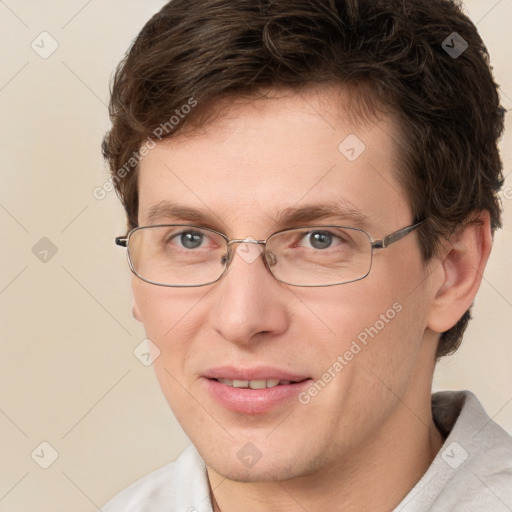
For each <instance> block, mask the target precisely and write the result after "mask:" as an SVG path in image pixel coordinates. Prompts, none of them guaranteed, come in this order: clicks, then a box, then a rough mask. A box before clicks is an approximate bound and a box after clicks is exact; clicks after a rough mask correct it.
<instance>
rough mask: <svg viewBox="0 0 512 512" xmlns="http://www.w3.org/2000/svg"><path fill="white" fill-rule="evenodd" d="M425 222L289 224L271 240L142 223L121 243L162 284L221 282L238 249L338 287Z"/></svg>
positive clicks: (139, 271)
mask: <svg viewBox="0 0 512 512" xmlns="http://www.w3.org/2000/svg"><path fill="white" fill-rule="evenodd" d="M424 222H425V221H424V220H423V221H421V222H418V223H417V224H412V225H410V226H407V227H405V228H402V229H399V230H398V231H395V232H394V233H391V234H390V235H388V236H386V237H384V238H382V239H380V240H373V238H372V237H371V236H370V235H369V234H368V233H367V232H366V231H363V230H362V229H359V228H353V227H347V226H304V227H297V228H287V229H283V230H281V231H278V232H276V233H273V234H272V235H270V236H269V237H268V238H267V239H266V240H253V239H252V238H245V239H234V240H230V239H229V238H228V237H227V236H226V235H224V234H223V233H219V232H218V231H215V230H213V229H210V228H205V227H200V226H193V225H189V224H166V225H157V226H142V227H137V228H134V229H132V230H131V231H130V232H129V233H128V234H127V235H126V236H120V237H116V239H115V242H116V244H117V245H119V246H121V247H126V248H127V249H128V251H127V255H128V263H129V265H130V269H131V271H132V272H133V273H134V274H135V275H136V276H137V277H139V278H140V279H142V280H143V281H146V282H147V283H150V284H154V285H157V286H169V287H193V286H206V285H209V284H213V283H215V282H217V281H218V280H219V279H220V278H221V277H222V276H223V275H224V274H225V273H226V271H227V269H228V267H229V264H230V263H231V261H232V260H233V256H234V252H235V251H234V248H233V247H234V244H245V246H241V247H240V248H239V249H238V251H237V254H238V255H239V256H241V257H242V258H243V259H244V260H245V261H246V262H247V263H252V262H253V261H256V259H258V258H259V257H260V256H261V255H263V261H264V264H265V266H266V268H267V269H268V270H269V271H270V273H271V274H272V275H273V276H274V277H275V278H276V279H277V280H278V281H280V282H281V283H285V284H289V285H291V286H334V285H338V284H345V283H351V282H353V281H359V280H360V279H364V278H365V277H366V276H367V275H368V274H369V273H370V269H371V267H372V260H373V251H374V250H375V249H386V248H387V247H389V246H390V245H391V244H393V243H395V242H398V240H401V239H402V238H403V237H405V236H406V235H408V234H409V233H411V232H412V231H414V230H415V229H416V228H418V227H419V226H421V225H422V224H423V223H424Z"/></svg>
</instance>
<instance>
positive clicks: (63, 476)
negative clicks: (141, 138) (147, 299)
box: [0, 0, 512, 512]
mask: <svg viewBox="0 0 512 512" xmlns="http://www.w3.org/2000/svg"><path fill="white" fill-rule="evenodd" d="M163 4H164V1H162V0H144V1H142V0H102V1H99V0H89V1H85V0H68V1H66V2H64V1H63V0H61V1H57V0H53V1H49V0H46V1H35V0H31V1H29V0H6V1H0V38H1V41H2V43H1V46H0V52H1V55H0V62H1V66H0V109H1V110H0V111H1V113H2V116H1V123H0V155H1V159H0V162H1V177H2V181H1V183H2V185H1V188H0V229H1V233H2V237H1V245H0V246H1V250H0V265H1V266H0V269H1V270H0V311H1V317H0V320H1V324H0V325H1V357H0V459H1V461H2V462H1V464H0V510H1V511H2V512H29V511H39V512H45V511H52V512H54V511H70V510H72V511H73V512H86V511H94V510H98V509H99V507H100V506H101V505H102V504H103V503H104V502H105V501H106V500H107V499H108V498H109V497H110V496H112V495H113V494H114V493H115V492H117V491H118V490H119V489H120V488H122V487H124V486H125V485H126V484H128V483H129V482H131V481H132V480H134V479H135V478H137V477H139V476H141V475H143V474H145V473H147V472H149V471H150V470H152V469H155V468H157V467H159V466H161V465H163V464H165V463H166V462H168V461H170V460H173V459H174V458H175V457H176V456H177V455H178V454H179V453H180V452H181V451H182V449H183V448H184V447H185V446H186V444H187V438H186V436H185V435H184V434H183V432H182V431H181V430H180V428H179V426H178V425H177V424H176V422H175V420H174V418H173V416H172V414H171V412H170V411H169V409H168V407H167V404H166V403H165V401H164V399H163V398H162V396H161V394H160V391H159V389H158V386H157V383H156V380H155V378H154V376H153V372H152V369H151V367H145V366H144V365H143V364H141V362H140V361H139V360H138V359H137V358H136V357H135V356H134V354H133V350H134V349H135V348H136V347H137V346H138V345H139V344H140V342H141V340H142V339H143V338H144V332H143V330H142V328H141V326H140V325H139V324H138V323H137V322H135V321H134V320H133V319H132V318H131V298H130V288H129V285H130V283H129V277H130V275H129V272H128V269H127V265H126V262H125V252H124V250H122V249H119V248H116V247H115V246H114V244H113V237H114V236H115V235H117V234H122V233H123V232H124V217H123V212H122V210H121V207H120V205H119V204H118V202H117V199H116V197H115V195H114V193H110V194H108V196H107V197H106V198H105V199H104V200H97V199H95V198H94V197H93V194H92V191H93V189H94V188H95V187H97V186H101V185H102V184H103V183H104V182H105V180H106V178H107V175H106V168H105V166H104V164H103V162H102V158H101V155H100V151H99V147H100V141H101V138H102V135H103V133H104V132H105V131H106V129H107V127H108V118H107V110H106V106H105V103H106V102H107V101H108V83H109V78H110V75H111V72H112V70H113V69H114V66H115V65H116V64H117V62H118V61H119V59H120V58H121V56H122V55H123V53H124V51H125V49H126V48H127V47H128V45H129V43H130V41H131V39H132V38H133V37H134V36H135V35H136V34H137V32H138V31H139V29H140V28H141V27H142V25H143V23H144V22H145V21H146V20H147V19H148V18H149V16H150V15H151V14H152V13H153V12H155V11H156V10H157V9H158V8H159V7H160V6H161V5H163ZM465 5H466V8H467V11H468V12H469V14H470V16H471V18H472V19H473V20H474V21H475V22H477V23H478V27H479V29H480V31H481V34H482V36H483V38H484V40H485V41H486V42H487V44H488V46H489V48H490V51H491V55H492V60H493V63H494V66H495V69H496V71H495V72H496V76H497V79H498V82H499V83H500V84H501V88H502V93H503V103H504V105H505V107H506V108H507V109H512V70H511V64H510V44H511V43H512V40H511V35H510V23H511V22H512V0H501V1H495V0H493V1H492V2H489V1H488V0H471V1H467V2H466V3H465ZM43 31H47V32H48V33H49V34H51V38H53V40H55V41H56V43H53V42H52V39H50V36H47V35H43V36H39V34H41V32H43ZM34 40H35V43H34V47H35V48H36V49H37V50H38V51H39V52H40V53H41V52H44V51H49V50H50V49H51V48H52V46H51V45H52V44H58V45H59V46H58V49H57V50H56V51H55V53H53V54H52V55H51V56H49V57H48V58H47V59H43V58H41V57H40V55H39V54H38V53H36V51H34V49H33V48H32V47H31V43H32V41H34ZM41 40H43V42H41ZM43 43H44V47H43ZM36 45H38V46H36ZM507 124H508V131H507V134H506V136H505V138H504V139H503V141H502V145H501V146H502V151H503V157H504V160H505V173H506V174H509V173H512V150H511V134H512V126H511V116H510V113H509V114H508V116H507ZM506 187H508V188H507V189H506V193H505V194H504V199H503V203H504V207H505V213H506V215H505V222H506V227H505V229H504V230H502V231H501V232H499V233H498V234H497V236H496V240H495V247H494V253H493V256H492V259H491V262H490V265H489V268H488V270H487V272H486V274H485V278H484V283H483V285H482V289H481V292H480V295H479V297H478V299H477V302H476V307H475V320H474V321H473V323H472V325H471V328H470V330H469V332H468V334H467V336H466V340H465V343H464V346H463V348H462V349H461V350H460V352H459V353H458V354H457V355H456V356H455V357H453V358H451V359H447V360H446V361H443V362H442V363H441V364H440V365H439V368H438V371H437V375H436V382H435V387H436V389H443V388H453V389H464V388H469V389H471V390H473V391H474V392H475V393H476V394H477V395H478V396H479V398H480V399H481V400H482V402H483V403H484V405H485V407H486V408H487V411H488V412H489V414H490V415H491V416H492V417H494V419H495V420H496V421H497V422H498V423H500V424H501V425H502V426H503V427H504V428H506V429H507V430H508V431H509V432H511V433H512V386H511V372H510V368H511V366H512V340H511V336H510V330H511V328H512V271H511V270H510V257H507V256H510V255H511V254H512V176H509V178H508V181H507V184H506ZM43 237H47V238H48V239H50V240H51V242H52V244H53V245H54V246H55V247H56V248H57V253H56V254H55V255H53V256H52V253H51V249H50V252H49V253H48V256H47V259H48V261H47V262H46V263H44V262H42V261H40V259H39V258H40V257H43V255H44V253H43V254H41V251H44V250H48V248H49V246H48V245H45V244H48V242H44V241H43V242H39V241H40V239H41V238H43ZM38 242H39V243H41V244H43V245H41V246H36V248H37V250H35V252H36V253H37V256H39V258H38V257H36V254H34V253H33V247H34V246H35V245H36V244H37V243H38ZM42 442H47V443H49V444H50V445H51V446H52V447H53V449H54V450H56V451H57V452H58V458H57V460H56V461H55V462H54V463H53V464H52V465H51V466H50V467H49V468H48V469H46V470H45V469H42V468H41V467H40V465H38V463H39V464H44V463H48V462H50V461H51V455H52V448H49V447H48V446H46V445H43V446H42V447H40V444H41V443H42ZM34 450H35V452H34ZM33 452H34V455H33V458H32V457H31V454H32V453H33Z"/></svg>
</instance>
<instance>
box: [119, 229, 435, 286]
mask: <svg viewBox="0 0 512 512" xmlns="http://www.w3.org/2000/svg"><path fill="white" fill-rule="evenodd" d="M425 222H426V219H424V220H422V221H420V222H417V223H416V224H411V225H410V226H406V227H404V228H401V229H399V230H397V231H394V232H393V233H391V234H389V235H387V236H385V237H384V238H381V239H380V240H374V239H373V238H372V236H371V235H370V234H369V233H368V232H366V231H364V230H363V229H359V228H354V227H350V226H334V225H323V226H299V227H293V228H286V229H282V230H280V231H276V232H275V233H272V234H271V235H270V236H269V237H268V238H267V239H266V240H253V239H252V238H243V239H240V238H234V239H232V240H230V239H229V238H228V237H227V236H226V235H225V234H224V233H221V232H219V231H216V230H214V229H210V228H205V227H201V226H195V225H193V224H158V225H155V226H138V227H135V228H133V229H131V230H130V231H129V232H128V233H127V234H126V236H117V237H116V238H115V243H116V245H118V246H120V247H125V248H128V243H129V240H130V236H131V235H132V234H133V233H135V232H136V231H138V230H141V229H146V228H158V227H166V226H169V227H171V226H175V227H179V226H184V227H191V228H194V227H195V228H198V229H202V230H205V231H210V232H212V233H216V234H217V235H219V236H221V237H222V238H223V239H224V240H225V241H226V244H227V247H228V254H227V258H226V262H225V267H224V270H223V271H222V274H221V275H220V276H219V277H218V278H217V279H215V280H214V281H210V282H208V283H204V284H164V283H157V282H156V281H150V280H149V279H145V278H144V277H142V276H140V275H139V274H137V272H136V270H135V269H134V267H133V264H132V261H131V258H130V254H129V251H127V258H128V265H129V266H130V270H131V271H132V272H133V274H134V275H136V276H137V277H138V278H139V279H141V280H142V281H144V282H146V283H149V284H153V285H156V286H165V287H167V288H195V287H200V286H208V285H210V284H214V283H216V282H218V281H220V279H221V278H222V277H223V276H224V274H225V273H226V272H227V270H228V268H229V265H230V263H231V261H232V259H233V251H232V250H231V246H232V245H233V244H242V243H245V244H258V245H263V247H265V246H266V244H267V241H268V240H269V239H270V238H271V237H273V236H274V235H277V234H279V233H283V232H286V231H291V230H294V229H312V230H314V229H319V228H344V229H351V230H355V231H360V232H362V233H364V234H365V235H367V236H368V239H369V240H370V247H371V256H370V267H369V269H368V272H366V274H365V275H364V276H362V277H358V278H357V279H352V280H350V281H344V282H342V283H332V284H313V285H303V284H293V283H288V282H287V281H283V280H281V279H279V278H278V277H276V276H275V275H274V273H273V272H272V270H271V269H270V267H271V266H272V265H274V264H275V263H272V261H268V259H267V258H271V257H273V254H272V253H266V252H265V250H264V251H263V254H264V255H265V257H264V258H263V261H264V263H265V267H267V269H268V270H269V272H270V273H271V274H272V276H273V277H274V279H276V280H277V281H279V282H280V283H284V284H287V285H289V286H300V287H302V288H321V287H325V286H338V285H342V284H348V283H353V282H355V281H360V280H361V279H364V278H365V277H367V276H368V274H369V273H370V271H371V269H372V263H373V250H374V249H387V248H388V247H389V246H390V245H391V244H394V243H395V242H398V241H399V240H401V239H402V238H404V237H405V236H407V235H408V234H409V233H411V232H412V231H414V230H415V229H417V228H419V227H420V226H421V225H423V224H424V223H425Z"/></svg>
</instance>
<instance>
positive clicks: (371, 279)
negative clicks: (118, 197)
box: [133, 87, 491, 512]
mask: <svg viewBox="0 0 512 512" xmlns="http://www.w3.org/2000/svg"><path fill="white" fill-rule="evenodd" d="M269 96H271V97H272V98H271V99H258V100H255V101H250V102H249V101H247V100H244V101H242V100H240V99H239V100H236V101H231V102H230V103H229V105H223V108H222V109H219V115H218V116H217V117H215V118H213V119H212V120H210V122H209V123H208V124H207V125H206V126H205V127H203V128H201V129H199V130H196V131H195V132H193V133H192V134H191V135H186V134H181V135H179V136H177V137H175V138H172V139H170V140H167V141H163V142H161V143H159V144H157V147H156V148H155V149H153V150H152V151H151V152H150V153H149V155H148V156H147V157H145V158H144V160H143V161H142V163H141V168H140V175H139V184H138V185H139V194H140V204H139V224H140V225H147V224H150V223H153V224H157V223H181V222H188V219H181V218H171V217H163V218H158V219H152V220H151V221H149V213H150V208H151V207H152V206H154V205H157V204H159V203H160V202H161V201H164V200H167V201H172V202H173V203H176V204H179V205H182V206H187V207H191V208H196V209H200V210H202V211H203V212H205V214H207V215H209V217H210V221H209V223H210V224H211V226H210V227H213V228H214V229H217V230H218V231H221V232H224V233H225V234H226V235H228V236H229V237H230V238H245V237H252V238H255V239H265V238H266V237H268V236H269V235H270V234H271V233H273V232H275V231H277V230H278V229H280V228H284V227H288V226H281V225H279V224H277V221H276V219H277V216H278V214H279V213H280V212H282V211H283V210H284V209H286V208H288V207H297V206H305V205H313V204H319V203H324V202H330V201H337V200H340V199H341V200H343V201H345V202H346V203H348V204H350V205H351V206H352V207H355V208H357V209H359V210H361V211H362V212H364V214H365V215H366V216H367V218H368V226H366V230H367V231H368V232H369V233H370V234H371V235H372V236H373V238H374V239H378V238H381V237H383V236H386V235H388V234H389V233H391V232H393V231H395V230H397V229H400V228H402V227H404V226H407V225H409V224H412V223H413V221H414V219H413V215H412V212H411V209H410V206H409V203H408V201H407V196H406V194H405V192H404V191H403V190H402V188H401V187H400V185H399V183H398V181H397V179H396V177H395V174H394V173H395V169H396V156H397V155H396V148H395V144H394V142H393V137H392V135H395V134H396V133H397V130H396V127H395V125H394V124H393V121H392V119H391V118H389V117H387V116H384V115H382V116H381V117H380V118H379V119H372V120H369V121H363V120H359V121H358V122H357V123H354V119H353V116H348V115H347V114H346V113H345V112H344V111H342V109H339V108H338V107H337V105H339V104H340V103H339V102H340V101H341V102H343V101H345V102H347V101H348V99H347V97H346V96H345V95H344V94H343V92H342V93H341V94H340V95H339V96H338V95H334V94H332V92H331V91H328V90H326V89H321V88H313V87H311V88H309V89H307V90H305V91H302V92H301V93H300V94H298V93H293V92H288V93H284V92H283V91H281V92H277V91H271V92H270V93H269ZM349 134H356V135H357V137H359V139H361V140H362V141H364V143H365V145H366V150H365V151H364V152H363V153H362V154H361V156H359V158H357V159H356V160H355V161H353V162H350V161H349V160H347V158H345V156H344V155H342V154H341V153H340V151H339V150H338V145H339V144H340V142H341V141H343V140H344V139H345V138H346V137H347V136H348V135H349ZM479 219H480V221H481V222H480V223H479V224H470V225H468V226H467V227H466V228H465V229H464V230H461V231H460V232H459V233H457V234H456V235H454V237H453V238H452V239H451V240H450V243H445V247H444V249H443V250H442V251H441V252H440V255H439V256H437V257H435V258H434V259H433V260H432V261H431V262H429V264H425V263H424V262H423V260H422V257H421V254H420V250H419V247H418V244H417V236H416V233H415V232H413V233H411V234H409V235H408V236H407V237H405V238H404V239H402V240H401V241H399V242H397V243H395V244H393V245H392V246H390V247H389V248H387V249H385V250H382V251H378V252H377V253H376V254H375V257H374V261H373V267H372V269H371V273H370V274H369V276H368V277H366V278H365V279H363V280H360V281H357V282H354V283H350V284H344V285H340V286H332V287H325V288H300V287H292V286H289V285H285V284H282V283H280V282H278V281H277V280H275V279H274V278H273V277H272V275H271V274H270V273H269V272H268V270H267V269H266V268H265V266H264V264H263V262H262V260H261V259H256V261H254V262H252V263H250V264H249V263H246V262H245V260H244V259H243V258H240V257H239V256H235V258H234V259H233V261H232V263H231V267H230V270H229V272H228V273H227V274H226V275H225V276H224V277H223V278H222V279H221V280H220V281H219V282H217V283H216V284H212V285H208V286H205V287H199V288H188V289H187V288H164V287H159V286H154V285H151V284H147V283H145V282H143V281H141V280H140V279H138V278H136V277H134V279H133V294H134V316H135V317H136V318H137V319H139V320H140V321H142V322H143V324H144V327H145V329H146V332H147V336H148V338H150V339H151V340H152V341H153V342H154V343H155V344H156V345H157V346H158V348H159V349H160V351H161V354H160V357H158V358H157V359H156V360H155V362H154V367H155V371H156V374H157V377H158V379H159V382H160V385H161V387H162V390H163V392H164V394H165V396H166V398H167V400H168V402H169V404H170V406H171V408H172V410H173V412H174V413H175V415H176V417H177V419H178V421H179V422H180V424H181V425H182V427H183V429H184V430H185V432H186V433H187V435H188V436H189V437H190V439H191V440H192V442H193V443H194V444H195V446H196V447H197V449H198V451H199V453H200V454H201V456H202V457H203V459H204V460H205V462H206V465H207V470H208V477H209V481H210V485H211V489H212V493H213V502H214V509H215V510H216V511H217V510H222V512H238V511H240V510H251V511H254V512H258V511H266V512H269V511H280V512H283V511H284V512H288V511H289V512H292V511H299V510H300V511H303V510H308V511H310V512H314V511H324V510H338V511H340V510H342V511H358V512H360V511H365V510H368V511H370V510H371V511H373V510H379V511H380V510H382V511H386V510H391V509H392V508H393V507H394V506H396V505H397V504H398V503H399V502H400V501H401V499H403V497H404V496H405V495H406V494H407V493H408V491H409V490H410V489H411V488H412V487H413V485H414V484H415V483H416V482H417V481H418V480H419V479H420V478H421V476H422V474H423V473H424V472H425V471H426V469H427V467H428V466H429V464H430V463H431V461H432V459H433V458H434V457H435V454H436V453H437V452H438V451H439V449H440V447H441V445H442V442H443V439H442V437H441V435H440V433H439V432H438V431H437V429H436V427H435V425H434V423H433V421H432V415H431V409H430V393H431V384H432V375H433V371H434V366H435V363H434V359H435V351H436V346H437V342H438V338H439V333H440V332H443V331H444V330H447V329H448V328H450V327H451V326H452V325H454V324H455V323H456V321H457V320H458V318H460V316H461V315H462V314H463V313H464V311H465V310H466V309H467V308H468V307H469V305H470V304H471V303H472V301H473V298H474V296H475V294H476V291H477V290H478V286H479V284H480V275H481V273H482V271H483V268H484V266H485V263H486V261H487V257H488V253H489V250H490V246H491V239H490V229H489V221H488V215H486V214H485V213H481V214H479ZM331 221H332V222H331ZM329 223H338V224H340V222H335V221H334V220H333V219H322V220H321V221H316V222H313V223H311V224H312V225H319V224H320V225H321V224H329ZM345 224H347V223H345ZM349 225H350V224H349ZM355 227H360V226H355ZM395 303H399V304H400V305H401V306H402V309H401V311H400V312H399V313H397V314H396V316H395V317H394V318H393V319H392V320H391V321H389V322H388V323H386V324H385V327H384V328H383V329H382V330H380V331H379V333H378V335H376V336H375V337H374V338H373V339H370V341H369V343H368V345H367V346H365V347H364V349H363V350H361V351H360V352H359V353H358V354H357V355H355V356H354V358H353V359H352V360H351V361H349V362H348V364H347V365H346V366H345V367H344V368H343V370H342V371H341V372H340V373H339V374H338V375H337V376H336V377H335V378H333V379H332V380H331V382H330V383H329V384H328V385H327V386H326V387H325V388H324V389H323V390H322V391H321V392H320V393H318V395H317V396H315V397H314V398H312V399H311V401H310V402H309V403H308V404H306V405H304V404H301V403H300V402H299V401H298V400H296V399H292V400H289V401H287V402H286V403H285V404H284V405H283V406H279V407H277V408H274V409H272V410H271V411H270V412H268V413H265V414H260V415H244V414H240V413H235V412H232V411H229V410H227V409H225V408H223V407H222V406H220V405H219V404H218V403H217V402H216V401H214V400H213V399H212V397H211V396H210V394H209V393H208V392H207V389H206V386H205V385H204V380H203V379H202V378H201V376H202V375H203V374H204V372H205V371H207V370H208V369H209V368H211V367H213V366H220V365H224V364H230V365H233V366H237V365H238V366H256V365H271V366H276V367H279V368H285V369H288V370H290V371H293V372H297V373H301V374H306V375H309V376H311V377H312V378H313V379H314V380H317V379H320V378H321V377H322V375H323V374H324V373H325V372H326V371H327V369H328V368H330V367H332V365H333V363H334V362H335V361H336V360H337V357H338V356H339V355H341V354H344V352H345V351H346V350H347V349H348V348H349V347H350V344H351V342H352V340H354V339H356V338H357V335H358V334H359V333H361V332H362V331H364V329H365V328H367V327H370V326H373V325H375V323H376V321H377V320H379V318H380V315H381V314H385V313H386V311H387V310H389V309H390V308H391V307H392V305H393V304H395ZM248 442H251V443H253V444H254V445H255V446H256V447H257V449H258V450H259V452H260V453H261V454H262V456H261V459H260V460H259V461H258V462H257V463H256V464H255V465H254V466H253V467H251V468H248V467H246V466H245V465H244V464H242V463H241V461H240V459H239V458H238V456H237V453H238V451H239V450H240V449H241V448H242V447H243V446H244V445H245V444H246V443H248Z"/></svg>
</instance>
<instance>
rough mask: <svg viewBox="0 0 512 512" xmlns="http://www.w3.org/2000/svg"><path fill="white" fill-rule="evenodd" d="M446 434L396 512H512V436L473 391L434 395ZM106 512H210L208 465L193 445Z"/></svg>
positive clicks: (122, 494)
mask: <svg viewBox="0 0 512 512" xmlns="http://www.w3.org/2000/svg"><path fill="white" fill-rule="evenodd" d="M432 412H433V416H434V421H435V423H436V425H437V427H438V428H439V430H440V431H441V432H442V433H443V434H445V435H448V437H447V439H446V441H445V443H444V444H443V446H442V447H441V450H440V451H439V453H438V454H437V456H436V457H435V459H434V460H433V461H432V464H431V465H430V467H429V468H428V470H427V471H426V473H425V474H424V475H423V477H422V478H421V479H420V481H419V482H418V483H417V484H416V485H415V486H414V487H413V489H411V491H410V492H409V493H408V494H407V496H406V497H405V498H404V499H403V500H402V501H401V503H400V504H399V505H398V506H397V507H396V508H395V509H394V510H393V512H512V437H510V436H509V435H508V434H507V433H506V432H505V431H504V430H503V429H502V428H501V427H500V426H498V425H497V424H496V423H495V422H494V421H492V419H491V418H489V416H488V415H487V414H486V412H485V411H484V409H483V408H482V406H481V404H480V402H479V401H478V400H477V398H476V397H475V396H474V395H473V394H472V393H470V392H469V391H443V392H439V393H434V394H433V395H432ZM102 510H103V512H212V504H211V498H210V491H209V484H208V478H207V473H206V466H205V463H204V461H203V460H202V458H201V456H200V455H199V453H198V452H197V450H196V449H195V447H194V446H193V445H191V446H189V447H188V448H187V449H186V450H185V451H184V452H183V453H182V455H181V456H180V457H179V458H178V460H177V461H176V462H173V463H171V464H168V465H167V466H164V467H163V468H161V469H159V470H157V471H154V472H153V473H150V474H149V475H147V476H145V477H143V478H141V479H140V480H138V481H137V482H135V483H134V484H132V485H130V486H129V487H127V488H126V489H124V490H123V491H121V492H120V493H119V494H118V495H117V496H115V497H114V498H113V499H112V500H110V501H109V502H108V503H107V505H105V507H103V508H102Z"/></svg>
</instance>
